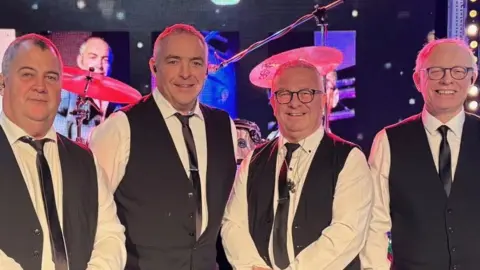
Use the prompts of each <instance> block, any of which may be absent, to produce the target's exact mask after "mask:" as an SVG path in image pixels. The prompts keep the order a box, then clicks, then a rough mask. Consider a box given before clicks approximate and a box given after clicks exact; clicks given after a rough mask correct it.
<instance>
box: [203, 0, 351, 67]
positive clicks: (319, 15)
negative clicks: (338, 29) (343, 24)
mask: <svg viewBox="0 0 480 270" xmlns="http://www.w3.org/2000/svg"><path fill="white" fill-rule="evenodd" d="M344 2H345V1H344V0H336V1H334V2H332V3H330V4H328V5H325V6H322V7H320V6H319V5H315V6H314V8H315V9H314V11H313V12H311V13H309V14H307V15H304V16H302V17H300V18H299V19H298V20H297V21H295V22H294V23H293V24H291V25H289V26H287V27H285V28H283V29H281V30H279V31H277V32H276V33H274V34H272V35H271V36H269V37H267V38H266V39H263V40H260V41H257V42H255V43H253V44H252V45H250V46H249V47H248V48H247V49H245V50H243V51H241V52H239V53H237V54H235V55H234V56H232V57H231V58H229V59H227V60H225V61H222V62H221V63H220V64H219V65H218V66H215V67H213V68H212V69H211V70H212V71H213V72H216V71H218V70H219V69H221V68H224V67H226V66H227V65H229V64H231V63H235V62H237V61H239V60H240V59H242V58H243V57H245V56H246V55H247V54H248V53H250V52H252V51H254V50H256V49H258V48H260V47H262V46H263V45H265V44H267V43H269V42H270V41H272V40H275V39H278V38H281V37H282V36H284V35H285V34H287V33H288V32H290V31H292V30H293V29H294V28H296V27H298V26H300V25H302V24H304V23H305V22H308V21H310V20H311V19H315V21H316V23H317V26H320V27H321V31H323V32H322V33H324V32H326V31H325V29H326V25H327V24H326V17H327V15H326V12H327V11H328V10H330V9H332V8H335V7H337V6H339V5H341V4H343V3H344ZM322 42H323V43H324V42H325V37H323V41H322ZM322 46H323V45H322Z"/></svg>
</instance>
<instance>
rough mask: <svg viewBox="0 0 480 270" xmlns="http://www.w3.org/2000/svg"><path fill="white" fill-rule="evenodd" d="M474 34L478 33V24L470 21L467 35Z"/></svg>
mask: <svg viewBox="0 0 480 270" xmlns="http://www.w3.org/2000/svg"><path fill="white" fill-rule="evenodd" d="M476 34H478V26H477V25H476V24H474V23H472V24H470V25H469V26H468V27H467V35H469V36H475V35H476Z"/></svg>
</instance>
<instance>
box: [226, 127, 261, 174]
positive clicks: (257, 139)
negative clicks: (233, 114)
mask: <svg viewBox="0 0 480 270" xmlns="http://www.w3.org/2000/svg"><path fill="white" fill-rule="evenodd" d="M233 122H234V123H235V127H236V128H237V142H238V143H237V156H236V158H237V165H240V163H241V162H242V160H243V159H245V157H246V156H247V155H248V154H249V153H250V151H252V150H254V149H255V147H256V146H257V145H259V144H261V143H263V142H265V140H263V139H262V134H261V133H260V128H259V127H258V125H257V124H255V123H254V122H251V121H248V120H244V119H235V120H233Z"/></svg>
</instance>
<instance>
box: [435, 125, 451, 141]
mask: <svg viewBox="0 0 480 270" xmlns="http://www.w3.org/2000/svg"><path fill="white" fill-rule="evenodd" d="M449 129H450V128H449V127H448V126H446V125H441V126H440V127H439V128H438V129H437V130H438V132H440V134H442V138H447V133H448V130H449Z"/></svg>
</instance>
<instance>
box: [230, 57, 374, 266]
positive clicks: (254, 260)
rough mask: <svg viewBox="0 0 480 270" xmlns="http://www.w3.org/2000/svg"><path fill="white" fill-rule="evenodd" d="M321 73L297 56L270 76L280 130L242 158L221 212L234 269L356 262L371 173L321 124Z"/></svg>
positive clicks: (367, 213) (353, 148) (352, 147)
mask: <svg viewBox="0 0 480 270" xmlns="http://www.w3.org/2000/svg"><path fill="white" fill-rule="evenodd" d="M324 79H325V78H324V77H323V76H321V75H320V74H319V72H318V70H317V68H316V67H315V66H313V65H312V64H310V63H308V62H305V61H300V60H297V61H292V62H288V63H285V64H283V65H281V66H280V67H279V68H278V71H277V72H276V74H275V76H274V79H273V85H272V96H271V99H270V103H271V104H272V107H273V111H274V114H275V117H276V118H277V121H278V125H279V130H280V136H279V137H278V138H276V139H273V140H272V141H271V142H269V143H267V144H265V145H262V146H260V147H258V148H257V149H255V150H254V151H253V152H252V153H250V154H249V155H248V156H247V157H246V158H245V159H244V161H243V162H242V165H241V166H240V169H239V172H238V175H237V179H236V181H235V186H234V192H233V195H232V197H231V199H230V201H229V204H228V206H227V210H226V212H225V217H224V225H223V229H222V238H223V242H224V247H225V253H226V255H227V258H228V260H229V261H230V263H231V264H232V265H233V266H234V269H237V270H252V269H257V270H258V269H275V270H277V269H296V270H311V269H322V270H326V269H330V270H338V269H348V270H353V269H355V270H357V269H358V270H359V269H360V261H359V259H358V257H357V255H358V254H359V252H360V250H361V248H362V245H363V243H364V240H365V231H366V229H367V227H368V219H369V217H370V211H371V207H370V206H371V200H372V196H373V189H372V183H371V175H370V172H369V168H368V164H367V161H366V158H365V156H364V154H363V153H362V152H361V151H360V149H359V148H358V147H357V146H355V145H353V144H351V143H349V142H346V141H344V140H342V139H340V138H339V137H337V136H335V135H333V134H330V133H328V132H325V130H324V128H323V126H322V118H323V109H324V107H325V106H324V105H325V101H326V96H325V94H324Z"/></svg>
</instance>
